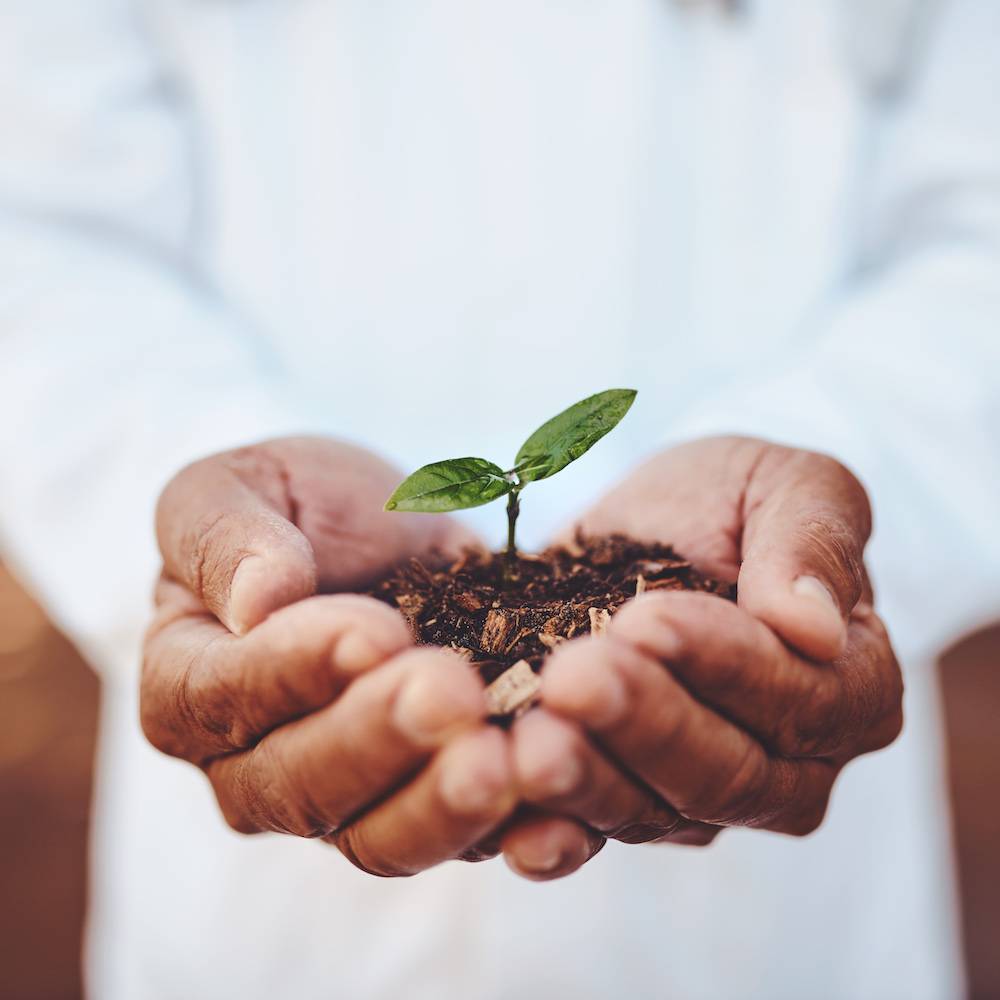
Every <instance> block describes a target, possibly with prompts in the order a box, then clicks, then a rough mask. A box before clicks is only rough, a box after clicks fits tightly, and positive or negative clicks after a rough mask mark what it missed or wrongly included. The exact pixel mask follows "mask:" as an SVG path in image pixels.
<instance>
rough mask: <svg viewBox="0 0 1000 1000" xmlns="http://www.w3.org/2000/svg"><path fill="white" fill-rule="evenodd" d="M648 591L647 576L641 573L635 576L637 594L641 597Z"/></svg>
mask: <svg viewBox="0 0 1000 1000" xmlns="http://www.w3.org/2000/svg"><path fill="white" fill-rule="evenodd" d="M645 591H646V578H645V577H644V576H643V575H642V574H641V573H640V574H639V575H638V576H637V577H636V578H635V596H636V597H639V596H641V595H642V594H644V593H645Z"/></svg>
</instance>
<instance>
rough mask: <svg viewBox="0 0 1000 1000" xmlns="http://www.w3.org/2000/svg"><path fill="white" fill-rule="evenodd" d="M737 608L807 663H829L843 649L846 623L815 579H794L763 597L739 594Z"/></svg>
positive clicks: (829, 593) (764, 594) (826, 591)
mask: <svg viewBox="0 0 1000 1000" xmlns="http://www.w3.org/2000/svg"><path fill="white" fill-rule="evenodd" d="M740 604H741V605H743V606H744V607H745V608H746V610H747V611H749V612H750V613H751V614H753V615H754V616H755V617H756V618H759V619H760V620H761V621H762V622H764V624H765V625H767V626H768V627H769V628H771V629H773V630H774V631H775V632H776V633H777V634H778V635H779V636H780V638H781V639H782V640H784V641H785V642H786V643H788V645H790V646H792V647H794V648H795V649H797V650H798V651H799V652H800V653H802V654H804V655H805V656H807V657H809V658H810V659H813V660H818V661H820V662H830V661H832V660H835V659H837V657H839V656H840V655H841V654H842V653H843V652H844V650H845V649H846V647H847V622H846V621H845V619H844V616H843V614H842V613H841V611H840V608H839V606H838V604H837V602H836V599H835V598H834V597H833V594H832V593H831V591H830V589H829V588H828V587H827V586H826V585H825V584H823V583H822V582H821V581H820V580H819V579H818V578H817V577H815V576H810V575H802V576H798V577H796V578H795V579H794V580H793V581H792V582H791V583H790V584H787V585H785V586H783V587H782V586H777V585H775V586H772V587H770V588H769V589H768V591H765V592H764V593H763V594H762V593H760V592H759V591H757V592H752V593H750V594H746V595H744V594H743V593H742V592H741V594H740Z"/></svg>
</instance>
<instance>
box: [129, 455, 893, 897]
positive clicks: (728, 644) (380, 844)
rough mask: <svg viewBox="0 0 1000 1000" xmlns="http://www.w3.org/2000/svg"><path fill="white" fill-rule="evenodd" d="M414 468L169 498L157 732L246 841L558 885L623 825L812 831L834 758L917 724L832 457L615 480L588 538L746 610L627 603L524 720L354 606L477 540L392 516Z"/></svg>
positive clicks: (287, 471) (150, 706)
mask: <svg viewBox="0 0 1000 1000" xmlns="http://www.w3.org/2000/svg"><path fill="white" fill-rule="evenodd" d="M400 478H401V476H400V474H399V472H398V471H397V470H394V469H392V468H391V467H390V466H388V465H386V464H385V463H384V462H382V461H381V460H380V459H378V458H376V457H375V456H373V455H371V454H370V453H368V452H365V451H362V450H360V449H357V448H353V447H351V446H348V445H345V444H341V443H338V442H335V441H330V440H326V439H319V438H290V439H283V440H277V441H271V442H265V443H262V444H260V445H255V446H252V447H249V448H244V449H240V450H238V451H234V452H228V453H224V454H221V455H217V456H213V457H211V458H208V459H205V460H203V461H201V462H198V463H196V464H194V465H192V466H189V467H188V468H187V469H185V470H183V471H182V472H180V473H179V474H178V475H177V476H176V477H175V478H174V480H173V481H172V482H171V483H170V484H169V485H168V486H167V488H166V490H165V491H164V493H163V496H162V498H161V501H160V504H159V508H158V512H157V534H158V538H159V542H160V548H161V552H162V554H163V562H164V572H163V576H162V578H161V581H160V583H159V585H158V587H157V593H156V612H155V616H154V620H153V622H152V624H151V626H150V629H149V632H148V635H147V639H146V644H145V655H144V668H143V676H142V722H143V727H144V729H145V732H146V734H147V736H148V738H149V739H150V740H151V742H152V743H153V744H154V745H155V746H157V747H158V748H160V749H161V750H163V751H165V752H166V753H169V754H172V755H173V756H177V757H180V758H183V759H185V760H188V761H190V762H192V763H194V764H196V765H197V766H199V767H200V768H202V770H203V771H204V772H205V773H206V775H207V776H208V778H209V780H210V781H211V783H212V787H213V789H214V790H215V794H216V796H217V798H218V801H219V806H220V808H221V810H222V813H223V815H224V816H225V818H226V820H227V821H228V822H229V824H230V825H231V826H233V827H234V828H235V829H237V830H239V831H241V832H245V833H255V832H260V831H265V830H277V831H280V832H284V833H288V834H293V835H297V836H303V837H316V838H323V839H325V840H327V841H329V842H330V843H332V844H334V845H336V847H337V848H339V849H340V850H341V851H342V852H343V853H344V855H345V856H346V857H347V858H348V859H349V860H350V861H351V862H352V863H354V864H355V865H357V866H358V867H360V868H362V869H364V870H365V871H368V872H371V873H372V874H376V875H383V876H401V875H412V874H416V873H417V872H420V871H422V870H424V869H426V868H430V867H432V866H434V865H436V864H438V863H440V862H442V861H446V860H449V859H454V858H464V859H466V860H478V859H481V858H484V857H489V856H492V855H493V854H496V853H497V852H499V851H502V852H503V854H504V856H505V857H506V860H507V862H508V864H509V865H510V866H511V867H512V868H513V869H514V870H515V871H516V872H518V873H519V874H521V875H523V876H525V877H526V878H531V879H537V880H545V879H553V878H559V877H562V876H564V875H567V874H570V873H571V872H572V871H575V870H576V869H577V868H579V867H580V866H581V865H583V864H584V863H586V862H587V861H588V860H589V859H590V858H591V857H593V855H594V854H596V853H597V851H598V850H600V848H601V847H602V846H603V844H604V843H605V841H606V839H608V838H614V839H618V840H622V841H625V842H627V843H646V842H651V841H656V842H665V843H675V844H690V845H704V844H708V843H709V842H711V840H712V839H713V838H714V837H715V836H716V835H717V834H718V833H719V831H720V830H721V829H723V828H725V827H727V826H752V827H758V828H762V829H767V830H773V831H776V832H782V833H788V834H794V835H804V834H807V833H809V832H811V831H812V830H814V829H815V828H816V827H817V826H818V825H819V824H820V822H821V821H822V818H823V815H824V812H825V810H826V806H827V802H828V800H829V795H830V791H831V789H832V786H833V783H834V781H835V779H836V777H837V775H838V773H839V771H840V769H841V768H842V767H843V766H844V765H845V764H846V763H847V762H848V761H849V760H851V759H853V758H854V757H856V756H858V755H859V754H863V753H866V752H869V751H872V750H876V749H879V748H881V747H884V746H886V745H887V744H888V743H890V742H891V741H892V740H893V739H894V738H895V736H896V735H897V734H898V732H899V730H900V727H901V724H902V713H901V701H902V682H901V678H900V673H899V668H898V666H897V664H896V660H895V657H894V655H893V652H892V647H891V645H890V642H889V639H888V636H887V634H886V631H885V629H884V627H883V626H882V623H881V622H880V621H879V619H878V617H877V616H876V614H875V612H874V610H873V599H872V594H871V589H870V587H869V585H868V582H867V574H866V573H865V570H864V563H863V553H864V547H865V543H866V541H867V539H868V535H869V533H870V529H871V515H870V511H869V505H868V500H867V497H866V496H865V493H864V490H863V489H862V487H861V486H860V485H859V484H858V482H857V480H856V479H855V478H854V476H853V475H851V473H850V472H848V471H847V470H846V469H845V468H844V467H843V466H841V465H839V464H838V463H837V462H835V461H833V460H832V459H829V458H826V457H824V456H820V455H815V454H811V453H808V452H802V451H795V450H793V449H788V448H783V447H780V446H777V445H772V444H768V443H766V442H762V441H756V440H751V439H744V438H713V439H705V440H701V441H696V442H693V443H691V444H687V445H684V446H681V447H679V448H676V449H673V450H671V451H667V452H664V453H662V454H660V455H658V456H656V457H655V458H653V459H652V460H650V461H649V462H647V463H646V464H645V465H643V466H642V467H641V468H639V469H638V470H637V471H636V472H635V473H633V474H632V475H631V476H629V477H628V478H627V479H626V480H625V481H624V482H622V483H621V484H620V485H619V486H618V487H616V488H615V489H614V490H613V491H612V492H611V493H610V494H609V495H608V496H607V497H605V499H604V500H602V501H600V502H599V503H598V504H597V505H596V506H595V507H594V508H593V509H592V510H591V511H590V512H589V513H588V514H586V515H585V516H584V518H583V519H582V524H583V527H584V528H585V529H586V530H588V531H594V532H604V531H625V532H628V533H630V534H633V535H635V536H637V537H640V538H649V539H660V540H663V541H668V542H671V543H673V544H674V545H675V546H676V547H677V548H678V550H680V551H682V552H684V553H685V554H686V555H687V556H688V557H689V558H691V559H692V560H693V561H694V562H695V563H696V564H697V565H699V567H700V568H702V569H703V570H704V571H705V572H708V573H710V574H713V575H716V576H719V577H722V578H725V579H728V580H736V579H737V578H738V582H739V602H738V604H737V605H733V604H730V603H728V602H725V601H723V600H721V599H720V598H716V597H712V596H708V595H703V594H692V593H650V594H647V595H644V596H643V597H641V598H639V599H637V600H635V601H632V602H630V603H629V604H627V605H626V606H625V607H623V608H622V609H621V610H620V611H619V612H618V614H617V615H615V617H614V618H613V619H612V622H611V626H610V628H609V630H608V632H607V634H606V635H604V636H601V637H599V638H590V637H588V638H584V639H579V640H573V641H571V642H568V643H565V644H564V645H563V646H562V647H560V649H559V650H558V652H557V654H556V655H555V656H553V657H552V658H551V659H550V661H549V662H548V664H547V665H546V668H545V670H544V672H543V677H542V680H543V684H542V694H541V699H542V704H541V706H540V707H539V708H537V709H535V710H533V711H531V712H529V713H528V714H527V715H525V716H524V717H522V718H521V719H520V720H519V721H518V722H517V723H516V724H515V726H514V727H513V729H512V730H511V731H510V732H509V733H505V732H503V731H501V730H499V729H497V728H495V727H492V726H490V725H488V724H487V723H486V721H485V716H486V706H485V701H484V698H483V691H482V686H481V684H480V682H479V681H478V679H477V677H476V675H475V673H474V672H473V671H472V670H470V669H469V667H468V666H467V665H466V664H465V663H464V661H462V660H460V659H459V658H458V657H457V656H455V655H454V654H452V653H448V652H446V651H443V650H436V649H428V648H419V649H418V648H415V647H414V646H413V643H412V639H411V638H410V635H409V632H408V630H407V628H406V625H405V623H404V621H403V619H402V618H401V617H400V616H399V614H398V613H396V612H395V611H393V610H392V609H390V608H388V607H387V606H385V605H383V604H380V603H378V602H376V601H374V600H372V599H370V598H366V597H362V596H358V595H357V594H356V593H355V591H357V590H359V589H361V588H363V587H364V585H365V584H366V583H368V582H369V581H371V580H372V579H373V578H374V577H376V576H378V575H379V574H380V573H381V572H383V571H384V570H385V569H386V568H388V567H389V566H390V565H392V564H393V563H395V562H398V561H400V560H401V559H405V558H407V557H408V556H411V555H418V556H419V555H421V554H426V553H427V552H429V551H430V550H431V549H434V548H437V549H440V550H443V551H446V552H458V551H459V550H461V548H462V547H463V546H466V545H470V544H476V541H475V539H474V538H472V537H471V536H470V535H469V534H468V533H467V532H466V531H465V530H464V529H463V528H462V527H460V526H459V525H458V523H457V522H455V521H453V520H451V519H449V518H446V517H442V516H438V515H419V514H399V513H384V512H383V511H382V510H381V505H382V502H383V501H384V499H385V497H386V496H388V495H389V493H390V492H391V490H392V489H393V487H394V486H395V485H396V484H397V483H398V482H399V480H400ZM538 488H544V487H543V486H540V487H538Z"/></svg>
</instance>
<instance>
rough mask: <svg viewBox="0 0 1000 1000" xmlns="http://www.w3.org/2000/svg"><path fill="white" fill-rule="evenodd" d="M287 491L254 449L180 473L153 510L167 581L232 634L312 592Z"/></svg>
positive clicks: (274, 459) (304, 545) (306, 554)
mask: <svg viewBox="0 0 1000 1000" xmlns="http://www.w3.org/2000/svg"><path fill="white" fill-rule="evenodd" d="M287 483H288V476H287V473H286V471H285V469H284V467H283V463H282V461H281V459H280V457H278V455H277V454H276V453H273V452H271V451H269V450H268V449H267V448H266V446H263V445H258V446H254V447H251V448H242V449H239V450H237V451H232V452H226V453H224V454H221V455H214V456H212V457H211V458H206V459H203V460H202V461H200V462H195V463H194V464H193V465H190V466H188V467H187V468H186V469H184V470H182V471H181V472H180V473H178V475H177V476H175V477H174V479H173V480H172V481H171V482H170V484H169V485H168V486H167V488H166V489H165V490H164V492H163V495H162V497H161V498H160V502H159V504H158V506H157V512H156V534H157V538H158V540H159V543H160V550H161V552H162V553H163V562H164V566H165V568H166V572H167V574H168V575H169V576H171V577H173V578H174V579H176V580H179V581H180V582H181V583H183V584H184V585H185V586H186V587H187V588H188V589H189V590H190V591H191V592H192V593H193V594H195V596H197V598H198V599H199V600H200V601H202V603H203V604H204V605H205V607H206V608H208V610H209V611H211V612H212V613H213V614H214V615H216V616H217V617H218V618H219V620H220V621H221V622H222V623H223V624H224V625H225V626H226V627H227V628H228V629H230V631H232V632H235V633H237V634H243V633H244V632H246V631H247V630H248V629H249V628H251V627H253V626H254V625H256V624H257V623H258V622H260V621H263V619H264V618H266V617H267V615H268V614H270V613H271V612H272V611H274V610H275V609H276V608H280V607H284V606H285V605H287V604H290V603H292V602H293V601H297V600H300V599H302V598H304V597H307V596H309V595H310V594H312V593H314V591H315V589H316V561H315V558H314V555H313V550H312V547H311V546H310V544H309V542H308V540H307V539H306V537H305V535H303V534H302V532H301V531H299V529H298V528H297V527H296V526H295V524H294V523H292V522H293V515H294V508H295V500H294V498H293V497H292V496H291V495H290V494H289V493H288V487H287Z"/></svg>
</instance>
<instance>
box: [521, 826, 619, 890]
mask: <svg viewBox="0 0 1000 1000" xmlns="http://www.w3.org/2000/svg"><path fill="white" fill-rule="evenodd" d="M603 846H604V838H603V837H600V836H598V835H594V834H590V833H588V832H587V830H585V829H584V828H583V827H582V826H581V825H580V824H579V823H576V822H575V821H573V820H570V819H566V818H564V817H561V816H542V817H538V818H536V819H532V820H528V821H527V822H524V823H519V824H516V825H515V826H513V827H512V828H511V829H510V830H509V831H508V832H507V833H506V834H505V836H504V838H503V842H502V847H503V856H504V861H505V862H506V863H507V866H508V867H509V868H510V870H511V871H512V872H514V873H515V874H516V875H520V876H521V878H525V879H528V880H529V881H531V882H550V881H552V880H554V879H558V878H565V877H566V876H567V875H572V874H573V872H575V871H578V870H579V869H580V868H582V867H583V865H585V864H586V863H587V862H588V861H589V860H590V859H591V858H592V857H593V856H594V855H595V854H596V853H597V852H598V851H599V850H600V849H601V847H603Z"/></svg>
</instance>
